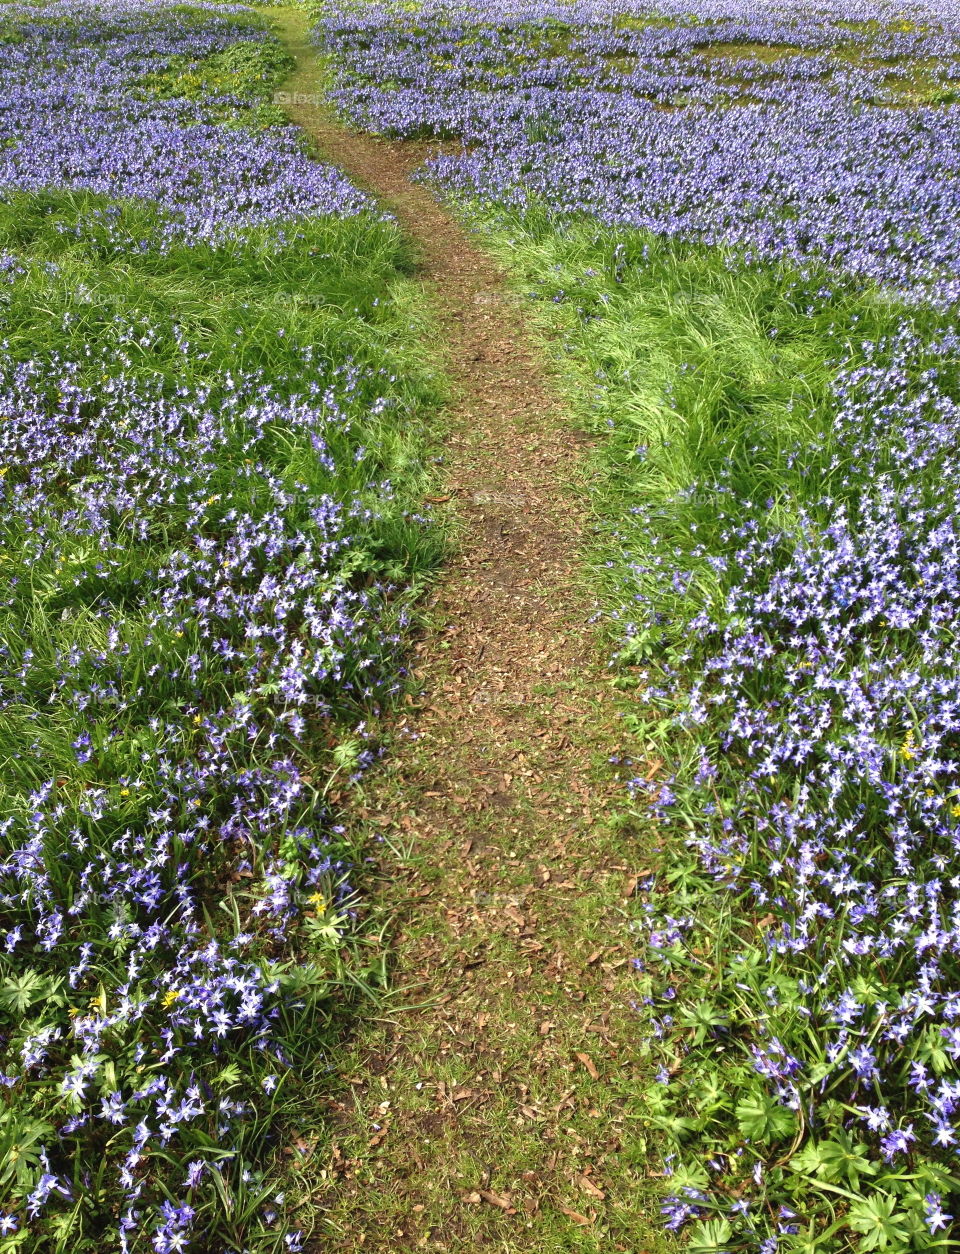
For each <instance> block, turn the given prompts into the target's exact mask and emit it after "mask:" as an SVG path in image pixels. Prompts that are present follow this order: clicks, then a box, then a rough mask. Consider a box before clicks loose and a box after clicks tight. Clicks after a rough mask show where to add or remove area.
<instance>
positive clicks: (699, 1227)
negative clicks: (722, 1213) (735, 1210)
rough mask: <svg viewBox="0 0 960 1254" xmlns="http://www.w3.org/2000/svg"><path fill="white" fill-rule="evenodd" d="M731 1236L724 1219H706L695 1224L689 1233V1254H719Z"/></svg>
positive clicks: (728, 1226)
mask: <svg viewBox="0 0 960 1254" xmlns="http://www.w3.org/2000/svg"><path fill="white" fill-rule="evenodd" d="M732 1236H733V1229H732V1228H731V1227H730V1225H729V1224H728V1223H727V1221H726V1220H725V1219H706V1220H703V1221H702V1222H701V1223H698V1224H695V1225H694V1227H693V1228H692V1229H691V1232H690V1241H689V1244H688V1247H687V1248H688V1249H689V1250H690V1254H719V1251H721V1250H724V1249H725V1248H726V1245H727V1243H728V1242H729V1240H730V1238H731V1237H732Z"/></svg>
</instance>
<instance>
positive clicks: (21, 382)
mask: <svg viewBox="0 0 960 1254" xmlns="http://www.w3.org/2000/svg"><path fill="white" fill-rule="evenodd" d="M258 23H259V19H257V18H255V17H254V15H252V14H251V13H250V11H249V10H241V9H226V8H223V7H206V6H202V5H200V6H196V7H185V6H182V5H169V4H163V3H160V4H150V5H143V4H140V3H126V2H119V3H111V4H106V5H104V6H102V7H92V6H88V5H86V4H75V3H72V2H70V0H68V2H66V3H60V2H59V0H58V2H55V3H51V4H46V5H43V6H42V7H39V8H35V7H31V6H21V5H17V4H10V5H7V6H5V7H4V9H3V12H2V15H0V415H2V419H0V708H2V713H0V761H2V763H3V767H2V782H0V1051H2V1054H0V1094H2V1100H0V1249H3V1250H11V1251H12V1250H17V1251H23V1250H37V1251H39V1250H44V1251H48V1250H71V1251H73V1250H77V1251H79V1250H97V1251H108V1250H115V1249H117V1250H131V1251H140V1250H154V1251H157V1252H158V1254H167V1252H171V1251H178V1250H184V1249H187V1248H189V1249H191V1250H216V1251H223V1250H237V1251H239V1250H241V1249H242V1250H256V1251H266V1250H274V1249H276V1250H296V1249H298V1248H301V1246H302V1242H303V1239H304V1235H303V1232H302V1231H301V1229H303V1228H309V1226H310V1222H311V1215H310V1211H309V1209H307V1210H300V1211H298V1210H297V1206H298V1204H300V1203H301V1202H303V1200H304V1199H305V1198H308V1197H309V1189H310V1180H311V1171H312V1169H313V1167H312V1164H314V1163H316V1164H319V1163H320V1161H321V1160H322V1154H317V1155H316V1157H313V1149H314V1147H315V1144H316V1141H317V1138H318V1137H320V1136H322V1110H321V1108H320V1105H319V1102H320V1098H321V1096H322V1095H323V1094H324V1093H325V1092H326V1091H328V1089H329V1084H330V1074H329V1073H330V1071H331V1069H332V1068H333V1066H334V1064H333V1062H332V1061H331V1059H330V1056H329V1053H328V1047H329V1045H330V1042H331V1041H332V1040H333V1039H334V1037H335V1036H336V1031H335V1028H336V1025H337V1023H338V1022H339V1020H340V1019H341V1018H342V1016H343V1014H344V1012H345V1011H346V1009H347V1007H348V1006H349V1004H350V1003H351V1001H354V1000H355V999H356V997H357V996H358V995H359V994H361V993H362V991H363V989H364V987H365V985H368V984H369V983H370V982H371V981H372V980H375V978H376V972H375V971H372V970H368V969H367V967H368V966H369V964H370V962H371V961H373V959H372V958H368V957H366V956H365V950H364V944H363V938H362V936H361V935H360V933H359V932H358V929H357V902H356V899H355V896H354V892H353V889H352V887H351V884H350V882H349V876H350V867H351V864H352V863H353V862H354V861H355V859H356V856H357V850H356V848H355V847H354V846H353V845H352V844H351V843H350V840H349V839H348V836H347V834H346V832H345V829H344V827H343V825H342V824H341V822H340V813H339V802H340V801H341V800H342V797H343V795H344V794H345V793H347V792H349V791H350V788H349V781H350V780H352V779H356V778H358V777H359V775H360V774H361V773H362V772H363V770H364V769H365V768H366V767H367V766H368V765H369V764H370V763H371V762H372V761H373V760H374V758H375V757H376V756H377V754H378V752H379V750H378V747H377V741H376V737H375V723H376V719H377V717H378V715H379V713H380V711H381V710H382V709H384V708H385V707H386V706H387V705H388V704H389V703H390V701H391V700H392V699H393V697H394V696H395V695H396V694H397V693H398V691H399V690H400V688H401V687H402V684H403V665H402V653H401V644H402V637H403V635H404V632H405V629H406V627H407V625H408V623H409V620H410V614H411V607H412V604H413V595H414V591H415V585H416V583H417V581H418V580H419V579H422V578H424V577H426V575H427V572H428V571H429V569H430V568H431V567H432V566H433V565H434V564H435V562H436V560H437V558H438V556H439V553H440V548H441V538H440V532H439V530H438V528H437V527H436V526H434V524H433V523H432V521H431V520H430V518H429V517H426V516H423V515H421V514H420V513H418V511H417V502H418V501H419V500H420V498H421V497H422V493H423V489H424V485H425V483H427V482H428V480H429V476H430V470H429V448H428V444H427V439H428V424H427V423H426V422H425V420H426V419H428V418H429V416H430V414H431V413H432V412H433V410H434V408H435V406H436V403H437V401H438V398H439V383H438V379H437V377H436V374H435V370H434V368H433V366H432V365H431V364H430V362H429V361H428V359H427V358H426V356H425V355H424V351H423V349H422V348H419V347H412V346H411V345H414V344H415V343H416V342H417V339H418V333H420V332H423V330H424V324H423V321H422V318H421V317H420V316H419V315H418V314H417V312H416V309H415V302H414V300H413V296H412V290H413V289H412V285H411V284H410V281H409V279H407V278H406V277H405V275H406V273H407V272H408V271H409V268H410V260H409V257H408V255H407V251H406V248H405V245H404V244H403V242H402V240H401V238H400V235H399V231H398V229H397V227H396V225H395V223H394V222H393V221H391V220H390V219H388V218H386V217H385V216H384V215H383V214H382V213H381V212H379V211H378V210H377V209H375V208H374V206H373V205H372V203H371V202H370V201H369V200H368V199H367V198H366V197H365V196H364V195H362V194H361V193H360V192H358V191H357V190H356V189H355V188H354V187H352V186H351V185H350V184H349V183H348V182H347V181H346V180H345V179H344V177H343V176H342V175H341V174H340V173H338V172H337V171H336V170H335V169H333V168H331V167H329V166H326V165H323V164H321V163H319V162H317V161H316V160H314V159H313V158H312V157H311V155H310V154H309V152H307V151H306V149H305V148H304V146H303V144H302V143H301V140H300V139H299V137H298V134H297V132H295V131H294V130H293V129H292V128H290V127H288V126H285V125H280V124H279V122H278V119H277V116H276V113H275V111H274V110H273V107H272V99H271V93H272V90H273V88H274V86H275V85H276V83H277V81H278V80H279V78H280V77H282V76H283V74H285V73H286V65H287V61H286V57H285V56H284V55H283V54H281V53H279V51H278V48H277V45H276V44H275V43H274V42H273V41H272V40H271V39H270V38H268V36H267V35H266V34H265V32H264V31H263V30H262V29H260V26H259V24H258ZM287 1186H290V1187H289V1189H288V1191H287V1193H286V1196H284V1190H285V1189H287Z"/></svg>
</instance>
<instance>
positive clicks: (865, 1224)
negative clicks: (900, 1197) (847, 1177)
mask: <svg viewBox="0 0 960 1254" xmlns="http://www.w3.org/2000/svg"><path fill="white" fill-rule="evenodd" d="M896 1206H897V1199H896V1198H895V1197H892V1196H891V1195H890V1194H888V1193H880V1194H877V1195H876V1196H874V1197H867V1198H863V1200H862V1201H859V1202H854V1203H853V1205H852V1206H851V1207H850V1210H849V1213H848V1214H847V1223H848V1224H849V1225H850V1227H851V1228H852V1229H853V1230H854V1232H860V1233H862V1234H863V1240H862V1241H861V1242H860V1248H861V1249H863V1250H883V1249H886V1248H887V1246H888V1245H895V1246H903V1245H904V1244H905V1242H906V1240H907V1237H908V1235H909V1233H908V1231H907V1229H906V1227H904V1226H903V1225H904V1224H905V1223H906V1219H907V1216H906V1215H905V1214H904V1213H903V1211H898V1210H897V1209H896Z"/></svg>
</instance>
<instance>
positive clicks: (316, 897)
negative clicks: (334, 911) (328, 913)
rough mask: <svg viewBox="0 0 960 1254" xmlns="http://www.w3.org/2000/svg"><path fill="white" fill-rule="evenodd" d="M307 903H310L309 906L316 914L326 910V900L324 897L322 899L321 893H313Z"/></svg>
mask: <svg viewBox="0 0 960 1254" xmlns="http://www.w3.org/2000/svg"><path fill="white" fill-rule="evenodd" d="M308 901H309V902H310V905H311V906H313V908H314V910H316V912H317V913H318V914H319V913H320V911H321V910H326V908H327V899H326V897H324V895H323V893H314V894H313V895H312V896H311V897H309V898H308Z"/></svg>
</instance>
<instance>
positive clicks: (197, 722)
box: [193, 714, 203, 727]
mask: <svg viewBox="0 0 960 1254" xmlns="http://www.w3.org/2000/svg"><path fill="white" fill-rule="evenodd" d="M202 722H203V715H202V714H194V716H193V725H194V727H199V726H200V724H201V723H202Z"/></svg>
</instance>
